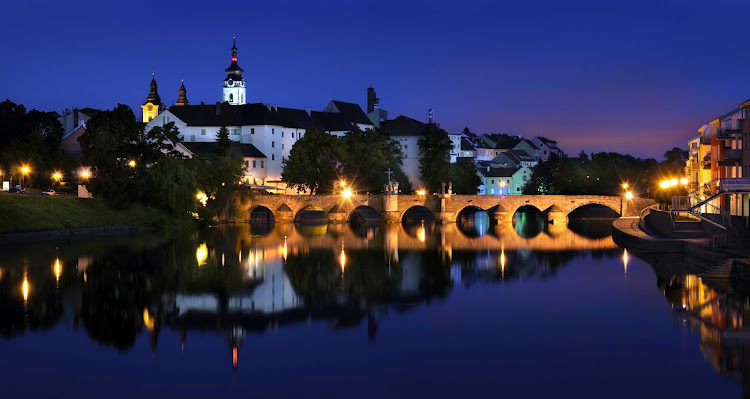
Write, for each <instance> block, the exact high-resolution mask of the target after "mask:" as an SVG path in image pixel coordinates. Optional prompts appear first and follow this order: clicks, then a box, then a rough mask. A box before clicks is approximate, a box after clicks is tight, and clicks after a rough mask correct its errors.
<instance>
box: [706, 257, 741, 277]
mask: <svg viewBox="0 0 750 399" xmlns="http://www.w3.org/2000/svg"><path fill="white" fill-rule="evenodd" d="M733 265H734V259H727V260H722V261H721V262H719V263H717V264H716V265H715V266H713V267H711V268H710V269H708V270H706V271H705V272H703V273H701V274H699V275H698V277H700V278H702V279H712V280H730V279H732V266H733Z"/></svg>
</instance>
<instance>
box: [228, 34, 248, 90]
mask: <svg viewBox="0 0 750 399" xmlns="http://www.w3.org/2000/svg"><path fill="white" fill-rule="evenodd" d="M224 72H226V74H227V79H233V80H235V81H238V80H242V74H243V73H245V71H244V70H243V69H242V68H240V66H239V65H237V36H234V38H233V39H232V63H231V64H230V65H229V68H227V69H225V70H224Z"/></svg>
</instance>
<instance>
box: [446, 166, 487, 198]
mask: <svg viewBox="0 0 750 399" xmlns="http://www.w3.org/2000/svg"><path fill="white" fill-rule="evenodd" d="M451 169H452V171H451V180H450V181H451V182H453V192H454V193H456V194H476V193H477V191H479V186H480V185H482V178H480V177H479V175H478V174H477V168H476V167H475V166H474V164H473V163H472V162H471V161H469V160H464V159H461V160H459V161H458V162H456V163H454V164H452V165H451Z"/></svg>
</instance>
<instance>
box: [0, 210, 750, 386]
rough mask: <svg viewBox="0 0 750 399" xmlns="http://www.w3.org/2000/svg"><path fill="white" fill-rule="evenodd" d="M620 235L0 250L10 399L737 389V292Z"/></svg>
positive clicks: (743, 341)
mask: <svg viewBox="0 0 750 399" xmlns="http://www.w3.org/2000/svg"><path fill="white" fill-rule="evenodd" d="M609 223H610V221H584V222H581V221H577V222H571V223H570V227H559V226H558V227H555V226H545V225H544V224H543V223H541V224H540V223H539V221H538V220H537V219H535V216H534V215H526V216H524V217H523V218H520V217H517V218H516V224H515V227H514V226H492V225H491V223H489V219H488V218H486V214H484V215H483V214H482V213H481V212H480V213H478V214H476V215H470V216H469V217H465V218H462V220H461V221H460V222H459V223H458V225H448V226H436V225H434V224H433V223H429V222H425V223H417V224H415V225H412V226H408V227H404V226H379V227H378V226H359V227H356V228H355V227H352V226H339V225H322V226H300V225H277V226H269V225H267V224H265V223H259V224H253V225H236V226H225V227H221V228H214V229H209V230H205V231H200V232H198V233H194V234H189V235H184V236H172V237H166V236H156V235H148V234H142V235H135V236H128V237H117V238H107V239H92V240H84V241H72V242H70V241H68V242H41V243H31V244H28V245H12V246H8V245H6V246H0V251H2V255H0V334H1V335H2V337H3V339H2V340H0V381H2V385H0V389H1V391H0V392H2V393H0V397H3V398H6V397H7V398H16V397H29V398H42V397H92V398H93V397H96V398H99V397H106V398H132V397H217V396H219V395H223V394H230V395H231V396H232V397H262V398H269V397H373V398H375V397H378V398H383V397H410V398H422V397H597V398H598V397H608V398H611V397H622V398H626V397H627V398H631V397H659V398H693V397H695V398H723V397H730V398H739V397H743V391H744V390H743V385H745V384H744V383H743V381H750V372H749V371H750V365H748V364H747V363H748V360H747V359H750V354H749V356H748V357H747V358H746V357H744V353H745V349H750V346H749V345H748V343H750V338H749V337H750V333H749V332H748V330H746V329H744V321H745V319H744V315H745V314H744V311H745V310H748V309H750V308H748V301H747V299H746V297H745V296H743V295H742V294H740V293H738V292H741V291H743V289H742V287H737V286H736V284H734V285H733V284H730V283H728V282H718V283H711V282H707V281H702V280H701V279H700V278H698V277H696V276H695V275H693V274H690V273H691V272H694V270H695V268H696V267H697V265H696V262H697V261H696V260H694V259H684V258H682V257H667V256H663V257H655V258H651V259H648V262H647V261H644V260H642V259H640V258H638V257H636V256H634V255H633V254H628V253H627V252H626V251H624V250H623V249H621V248H618V247H617V246H616V245H615V244H614V243H613V241H612V239H611V237H610V235H609ZM748 315H750V312H749V313H748ZM749 322H750V321H749ZM746 370H747V371H746Z"/></svg>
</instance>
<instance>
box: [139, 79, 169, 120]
mask: <svg viewBox="0 0 750 399" xmlns="http://www.w3.org/2000/svg"><path fill="white" fill-rule="evenodd" d="M156 87H157V85H156V72H151V89H150V90H149V92H148V97H146V103H145V104H143V105H141V108H143V122H144V123H148V122H150V121H151V120H152V119H154V118H156V115H159V112H161V111H163V110H164V104H162V103H161V97H159V92H158V91H157V90H156Z"/></svg>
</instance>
